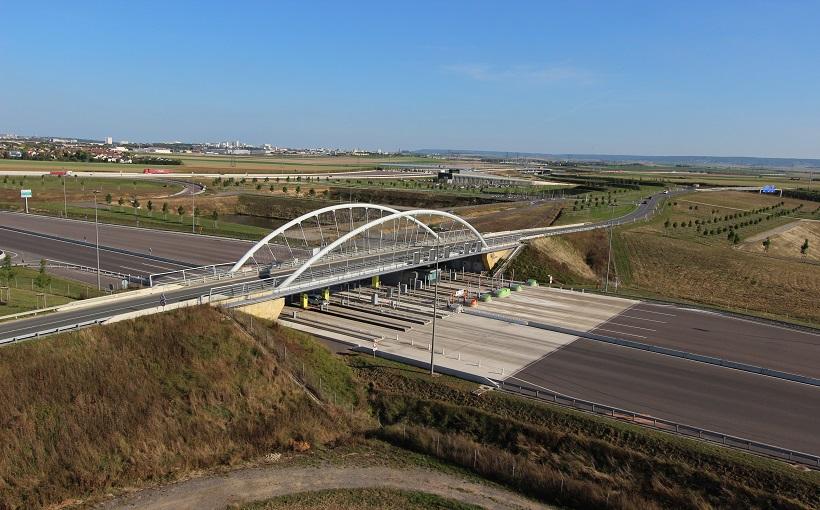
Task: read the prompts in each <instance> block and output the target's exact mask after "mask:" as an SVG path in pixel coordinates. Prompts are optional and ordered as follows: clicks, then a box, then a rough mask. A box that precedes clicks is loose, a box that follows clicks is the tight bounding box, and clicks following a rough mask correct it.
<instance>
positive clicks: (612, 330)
mask: <svg viewBox="0 0 820 510" xmlns="http://www.w3.org/2000/svg"><path fill="white" fill-rule="evenodd" d="M597 329H598V331H606V332H607V333H617V334H619V335H626V336H634V337H637V338H646V337H645V336H643V335H635V334H632V333H624V332H623V331H615V330H614V329H604V328H597Z"/></svg>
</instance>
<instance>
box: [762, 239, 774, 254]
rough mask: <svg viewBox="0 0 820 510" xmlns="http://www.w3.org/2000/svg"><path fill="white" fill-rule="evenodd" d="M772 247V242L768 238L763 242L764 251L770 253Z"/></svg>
mask: <svg viewBox="0 0 820 510" xmlns="http://www.w3.org/2000/svg"><path fill="white" fill-rule="evenodd" d="M771 245H772V240H771V239H769V238H768V237H767V238H766V239H765V240H764V241H763V251H769V246H771Z"/></svg>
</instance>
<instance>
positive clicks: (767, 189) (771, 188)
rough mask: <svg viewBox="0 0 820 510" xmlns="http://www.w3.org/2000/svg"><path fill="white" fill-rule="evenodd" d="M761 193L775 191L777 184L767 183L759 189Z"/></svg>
mask: <svg viewBox="0 0 820 510" xmlns="http://www.w3.org/2000/svg"><path fill="white" fill-rule="evenodd" d="M760 191H761V192H762V193H777V186H775V185H774V184H767V185H766V186H763V188H762V189H761V190H760Z"/></svg>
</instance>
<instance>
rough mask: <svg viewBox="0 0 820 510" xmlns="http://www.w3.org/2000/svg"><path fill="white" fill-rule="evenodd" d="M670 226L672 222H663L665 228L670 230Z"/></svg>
mask: <svg viewBox="0 0 820 510" xmlns="http://www.w3.org/2000/svg"><path fill="white" fill-rule="evenodd" d="M670 224H671V222H670V221H669V220H666V221H664V222H663V228H669V225H670Z"/></svg>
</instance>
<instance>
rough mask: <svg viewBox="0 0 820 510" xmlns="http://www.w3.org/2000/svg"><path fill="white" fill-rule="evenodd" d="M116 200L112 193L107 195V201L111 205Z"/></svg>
mask: <svg viewBox="0 0 820 510" xmlns="http://www.w3.org/2000/svg"><path fill="white" fill-rule="evenodd" d="M112 200H114V197H112V196H111V193H109V194H107V195H106V196H105V203H106V204H108V205H111V201H112Z"/></svg>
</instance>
